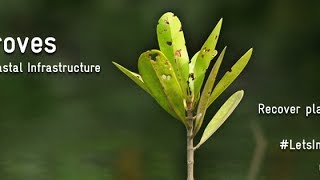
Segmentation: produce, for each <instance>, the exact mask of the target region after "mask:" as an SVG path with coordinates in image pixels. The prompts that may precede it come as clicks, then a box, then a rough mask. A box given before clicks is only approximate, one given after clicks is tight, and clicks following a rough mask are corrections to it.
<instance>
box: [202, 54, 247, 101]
mask: <svg viewBox="0 0 320 180" xmlns="http://www.w3.org/2000/svg"><path fill="white" fill-rule="evenodd" d="M252 51H253V49H252V48H251V49H249V50H248V51H247V52H246V53H245V54H244V55H243V56H242V57H241V58H240V59H239V60H238V61H237V62H236V63H235V64H234V65H233V66H232V68H231V71H228V72H226V74H225V75H224V76H223V77H222V78H221V80H220V81H219V83H218V84H217V85H216V87H215V88H214V89H213V92H212V94H211V96H210V99H209V103H208V106H210V105H211V104H212V103H213V101H214V100H216V99H217V97H219V96H220V94H221V93H222V92H223V91H224V90H225V89H226V88H227V87H228V86H229V85H230V84H231V83H232V82H233V81H234V80H235V79H236V78H237V77H238V76H239V74H240V73H241V72H242V70H243V69H244V68H245V67H246V65H247V64H248V62H249V60H250V57H251V55H252Z"/></svg>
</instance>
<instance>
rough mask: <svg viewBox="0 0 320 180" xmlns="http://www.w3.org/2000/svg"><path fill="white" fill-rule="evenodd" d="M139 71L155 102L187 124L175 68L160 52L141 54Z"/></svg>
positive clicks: (153, 51)
mask: <svg viewBox="0 0 320 180" xmlns="http://www.w3.org/2000/svg"><path fill="white" fill-rule="evenodd" d="M138 69H139V73H140V74H141V77H142V79H143V81H144V84H145V85H146V87H147V88H148V89H149V91H150V92H151V95H152V96H153V97H154V98H155V100H156V101H157V102H158V103H159V104H160V105H161V106H162V107H163V108H164V109H165V110H166V111H167V112H169V113H170V114H171V115H172V116H174V117H175V118H177V119H180V120H181V121H182V122H183V123H185V110H184V105H183V94H182V91H181V88H180V85H179V82H178V79H177V77H176V75H175V73H174V70H173V67H172V65H171V63H170V62H169V60H168V59H167V58H166V57H165V55H164V54H163V53H162V52H161V51H159V50H150V51H147V52H144V53H142V54H141V56H140V58H139V61H138Z"/></svg>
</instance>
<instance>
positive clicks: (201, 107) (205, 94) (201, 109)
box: [193, 48, 226, 136]
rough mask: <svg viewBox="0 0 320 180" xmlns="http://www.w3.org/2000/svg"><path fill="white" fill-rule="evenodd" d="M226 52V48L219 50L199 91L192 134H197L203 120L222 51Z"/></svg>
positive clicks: (222, 55)
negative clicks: (199, 95) (219, 52)
mask: <svg viewBox="0 0 320 180" xmlns="http://www.w3.org/2000/svg"><path fill="white" fill-rule="evenodd" d="M225 52H226V48H224V49H223V51H222V52H221V54H220V55H219V57H218V59H217V61H216V63H215V64H214V66H213V68H212V70H211V72H210V75H209V77H208V79H207V82H206V84H205V86H204V88H203V90H202V93H201V97H200V101H199V104H198V110H197V117H196V122H195V128H194V131H193V132H194V136H195V135H196V134H197V132H198V131H199V129H200V127H201V125H202V122H203V118H204V116H205V114H206V110H207V105H208V101H209V97H210V95H211V93H212V89H213V85H214V82H215V80H216V77H217V74H218V71H219V68H220V65H221V62H222V60H223V57H224V53H225Z"/></svg>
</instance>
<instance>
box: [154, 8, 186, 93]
mask: <svg viewBox="0 0 320 180" xmlns="http://www.w3.org/2000/svg"><path fill="white" fill-rule="evenodd" d="M157 35H158V42H159V46H160V51H161V52H162V53H163V54H164V55H165V56H166V57H167V58H168V60H169V61H170V63H171V65H172V67H173V70H174V72H175V74H176V77H177V79H178V81H179V83H180V86H181V89H182V91H183V93H184V95H185V96H186V95H187V80H188V75H189V56H188V52H187V48H186V43H185V39H184V35H183V31H182V25H181V22H180V20H179V19H178V17H177V16H175V15H174V14H173V13H171V12H168V13H165V14H164V15H162V16H161V18H160V19H159V23H158V26H157Z"/></svg>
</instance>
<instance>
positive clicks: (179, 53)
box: [174, 49, 181, 57]
mask: <svg viewBox="0 0 320 180" xmlns="http://www.w3.org/2000/svg"><path fill="white" fill-rule="evenodd" d="M174 55H175V56H178V57H181V49H179V50H176V52H175V53H174Z"/></svg>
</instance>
